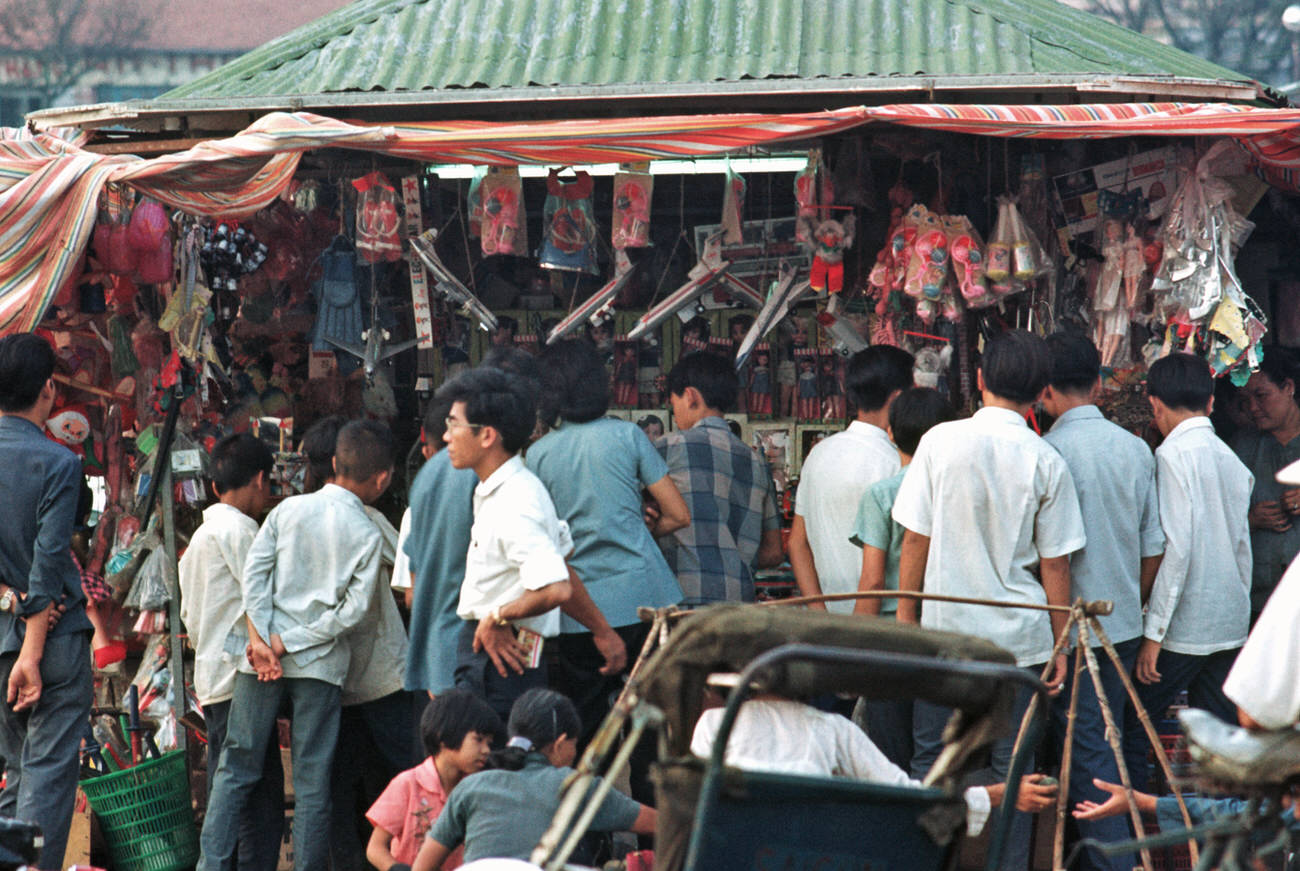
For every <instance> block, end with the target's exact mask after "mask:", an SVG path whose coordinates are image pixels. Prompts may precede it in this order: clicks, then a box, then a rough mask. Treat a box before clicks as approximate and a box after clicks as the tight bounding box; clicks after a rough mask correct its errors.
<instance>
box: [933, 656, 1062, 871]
mask: <svg viewBox="0 0 1300 871" xmlns="http://www.w3.org/2000/svg"><path fill="white" fill-rule="evenodd" d="M1025 671H1027V672H1029V673H1030V674H1031V675H1033V677H1034V678H1035V679H1036V678H1037V677H1038V676H1039V675H1040V674H1042V673H1043V667H1042V666H1041V665H1036V666H1030V667H1029V668H1027V669H1025ZM1031 698H1033V692H1032V691H1031V690H1029V689H1028V688H1022V689H1021V690H1020V691H1019V692H1018V693H1017V694H1016V704H1015V708H1014V710H1012V712H1011V720H1010V723H1009V724H1008V725H1009V729H1008V734H1007V735H1006V737H1004V738H999V739H998V740H997V741H995V742H994V744H993V747H992V754H991V755H992V759H991V764H990V772H989V773H990V774H991V777H990V778H987V782H990V783H1000V782H1003V781H1005V780H1006V779H1007V771H1008V769H1009V768H1010V767H1011V751H1012V749H1013V748H1014V746H1015V743H1016V732H1018V731H1019V730H1020V720H1021V718H1023V717H1024V715H1025V709H1026V708H1028V707H1029V700H1030V699H1031ZM951 716H952V708H945V707H942V706H941V705H936V704H933V703H931V702H924V701H921V700H919V699H918V700H917V701H916V702H915V704H914V705H913V707H912V724H913V728H912V737H913V740H914V741H915V744H916V748H915V751H914V753H913V754H912V776H913V777H915V778H918V779H920V778H923V777H925V775H926V774H927V773H928V772H929V771H930V766H932V765H934V763H935V760H936V759H938V758H939V751H940V750H942V749H943V729H944V726H946V725H947V724H948V718H949V717H951ZM1032 750H1033V748H1030V751H1031V752H1030V754H1029V757H1028V761H1027V762H1026V764H1025V769H1024V772H1025V773H1026V774H1028V773H1029V772H1031V771H1033V770H1034V756H1033V753H1032ZM1001 812H1002V809H1001V808H998V809H995V810H994V812H993V815H992V816H991V817H990V818H989V823H988V824H989V825H990V826H992V825H996V823H997V814H999V813H1001ZM1033 822H1034V820H1033V817H1032V816H1030V815H1029V814H1027V813H1022V812H1021V811H1016V812H1015V815H1014V816H1013V817H1012V820H1011V830H1010V833H1009V834H1008V835H1007V843H1006V845H1005V846H1004V847H1003V850H1002V862H1001V864H1000V865H999V866H998V867H999V869H1001V871H1026V869H1027V868H1028V867H1029V840H1030V835H1031V833H1032V831H1033Z"/></svg>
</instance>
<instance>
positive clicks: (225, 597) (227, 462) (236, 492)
mask: <svg viewBox="0 0 1300 871" xmlns="http://www.w3.org/2000/svg"><path fill="white" fill-rule="evenodd" d="M210 459H211V471H210V473H209V477H210V479H211V480H212V488H213V490H214V491H215V492H216V495H217V500H218V501H217V502H215V503H213V504H212V505H210V506H208V507H207V508H206V509H204V511H203V523H202V524H200V525H199V528H198V529H196V530H194V535H193V536H191V537H190V544H189V547H187V548H186V549H185V553H184V554H182V555H181V558H180V570H179V571H180V587H181V608H180V613H181V620H182V621H183V622H184V623H185V629H186V631H187V632H188V633H189V639H190V646H191V647H192V648H193V649H194V694H195V695H196V696H197V697H198V700H199V704H200V705H201V706H202V707H203V720H204V724H205V726H206V727H207V732H208V778H207V781H208V783H207V786H208V793H209V794H211V792H212V782H213V780H214V779H215V778H216V774H217V764H218V762H219V761H220V759H221V745H222V744H223V743H224V742H225V738H226V724H227V722H228V721H229V719H230V697H231V696H232V695H233V693H234V689H235V672H236V668H235V666H236V664H237V662H238V661H239V658H238V654H229V653H226V652H225V646H226V639H227V637H228V636H229V635H230V633H231V632H232V631H234V632H239V633H242V632H243V630H244V625H243V624H244V600H243V574H244V558H245V557H246V556H247V555H248V548H249V546H250V545H252V543H253V539H254V538H255V537H256V536H257V520H256V518H258V517H260V516H261V514H262V512H263V511H265V510H266V502H267V500H268V499H269V498H270V495H271V482H270V474H271V467H272V465H273V464H274V462H275V458H274V457H272V456H271V449H270V448H268V447H267V446H266V444H265V443H264V442H263V441H262V440H261V439H258V438H256V437H254V436H252V435H250V434H248V433H241V434H238V435H232V436H228V437H226V438H224V439H222V440H221V441H219V442H217V445H216V447H215V448H213V449H212V456H211V458H210ZM283 828H284V772H283V771H282V770H281V767H280V748H279V745H278V744H272V745H268V748H267V754H266V764H265V766H264V767H263V769H262V779H261V780H260V781H259V782H258V784H257V786H256V787H255V788H254V790H253V792H252V794H251V795H250V796H249V800H248V805H247V806H246V808H245V812H244V813H243V814H241V816H240V820H239V848H238V853H237V854H236V863H235V868H236V869H237V871H272V869H274V868H275V864H276V862H277V861H278V859H279V856H280V833H281V830H282V829H283Z"/></svg>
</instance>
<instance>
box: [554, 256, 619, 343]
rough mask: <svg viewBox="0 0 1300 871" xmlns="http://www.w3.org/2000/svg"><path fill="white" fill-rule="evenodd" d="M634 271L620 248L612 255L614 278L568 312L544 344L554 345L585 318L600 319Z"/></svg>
mask: <svg viewBox="0 0 1300 871" xmlns="http://www.w3.org/2000/svg"><path fill="white" fill-rule="evenodd" d="M634 269H636V267H635V266H633V265H632V261H631V260H630V259H629V258H628V256H627V252H626V251H624V250H622V249H621V248H620V249H619V250H618V251H616V252H615V253H614V277H613V278H611V279H610V280H609V281H607V282H605V284H604V286H603V287H601V289H600V290H598V291H596V292H595V293H593V294H592V295H591V296H589V297H588V298H587V300H586V301H585V302H583V303H582V305H580V306H578V307H577V308H575V309H574V310H573V311H572V312H570V313H569V316H568V317H566V318H565V319H564V320H562V321H560V322H559V323H558V324H556V325H555V327H554V329H552V330H551V332H550V333H548V334H547V336H546V344H548V345H553V344H555V343H556V342H557V341H558V340H560V339H562V338H563V337H565V336H567V335H568V334H569V333H571V332H573V331H574V330H576V329H577V328H578V324H580V323H582V322H583V320H585V319H587V318H590V319H591V320H592V321H593V322H595V321H596V320H597V319H602V318H601V312H602V311H603V310H604V309H605V307H606V305H607V304H608V303H609V302H610V301H611V300H613V299H614V297H616V296H618V293H619V291H620V290H622V289H623V285H625V284H627V280H628V278H629V277H631V275H632V271H633V270H634Z"/></svg>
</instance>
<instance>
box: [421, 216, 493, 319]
mask: <svg viewBox="0 0 1300 871" xmlns="http://www.w3.org/2000/svg"><path fill="white" fill-rule="evenodd" d="M437 238H438V231H437V230H433V229H429V230H425V231H424V232H423V233H421V234H420V235H418V236H412V237H411V250H412V251H413V252H415V256H417V257H419V258H420V262H421V263H423V264H424V268H425V269H427V270H428V271H429V275H430V276H431V277H432V278H433V290H434V292H436V293H440V294H442V295H443V296H444V297H446V298H447V301H448V302H450V303H452V304H453V305H456V306H459V307H460V310H461V312H462V313H464V314H465V315H467V316H469V317H472V318H474V319H475V320H477V321H478V324H479V326H480V327H482V328H483V329H484V330H487V331H488V332H492V331H493V330H495V329H496V328H497V317H496V315H494V314H492V310H491V309H489V308H488V307H487V306H485V305H484V304H483V301H482V300H480V299H479V298H478V297H477V296H475V295H474V293H473V291H471V290H470V289H469V288H468V287H466V286H465V285H464V284H462V283H461V281H460V279H459V278H457V277H456V276H455V275H454V274H453V273H452V271H451V270H450V269H448V268H447V265H446V264H445V263H443V262H442V258H440V257H439V256H438V252H437V250H436V249H434V247H433V243H434V241H436V240H437Z"/></svg>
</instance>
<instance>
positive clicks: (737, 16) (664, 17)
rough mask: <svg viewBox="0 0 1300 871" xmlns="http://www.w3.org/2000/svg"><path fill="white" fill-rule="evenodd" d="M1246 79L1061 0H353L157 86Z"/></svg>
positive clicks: (203, 93) (296, 88)
mask: <svg viewBox="0 0 1300 871" xmlns="http://www.w3.org/2000/svg"><path fill="white" fill-rule="evenodd" d="M1091 73H1098V74H1111V75H1141V76H1148V75H1157V76H1170V77H1182V78H1193V79H1214V80H1228V81H1246V80H1247V77H1246V76H1243V75H1240V74H1238V73H1234V72H1232V71H1231V70H1228V69H1225V68H1223V67H1220V66H1218V65H1216V64H1212V63H1210V62H1208V61H1205V60H1202V59H1200V58H1198V57H1195V56H1193V55H1190V54H1188V53H1186V52H1183V51H1179V50H1178V49H1175V48H1171V47H1169V46H1166V45H1163V44H1161V43H1158V42H1156V41H1155V40H1152V39H1148V38H1146V37H1144V36H1141V35H1139V34H1137V33H1134V32H1133V31H1130V30H1126V29H1125V28H1122V27H1120V26H1118V25H1116V24H1112V23H1110V22H1108V21H1105V20H1103V19H1101V18H1098V17H1096V16H1093V15H1089V14H1088V13H1086V12H1082V11H1080V10H1078V9H1074V8H1072V7H1069V6H1065V5H1063V4H1061V3H1059V2H1057V0H524V2H520V0H358V2H355V3H353V4H351V5H350V6H346V7H344V8H342V9H340V10H338V11H337V12H334V13H332V14H330V15H326V16H325V17H323V18H321V19H319V20H318V21H315V22H313V23H312V24H309V25H306V26H304V27H301V28H299V29H297V30H295V31H292V32H290V33H288V34H286V35H285V36H282V37H280V38H278V39H275V40H272V41H271V42H268V43H267V44H266V45H264V46H262V47H261V48H258V49H255V50H253V51H251V52H249V53H248V54H246V55H244V56H243V57H241V58H239V59H237V60H235V61H232V62H231V63H229V64H227V65H225V66H223V67H220V68H219V69H217V70H214V71H213V72H211V73H209V74H208V75H205V76H203V77H201V78H199V79H197V80H195V81H193V82H190V83H189V84H186V85H183V86H181V87H179V88H176V89H175V90H173V91H171V92H169V93H167V94H165V95H163V96H162V97H161V98H160V99H161V100H164V101H166V100H169V99H180V98H209V97H211V98H236V97H258V96H267V95H293V94H323V93H332V92H333V93H336V92H342V91H419V90H427V89H450V88H472V87H489V88H528V87H537V86H541V87H548V86H561V87H563V86H581V85H605V86H609V85H613V86H617V85H630V84H641V83H651V82H659V83H679V84H684V83H700V84H706V83H715V82H735V81H740V80H745V79H788V78H795V79H815V78H836V77H846V76H859V77H860V76H873V75H879V76H895V75H902V76H914V75H933V76H963V75H990V74H1002V75H1012V76H1017V75H1025V76H1027V77H1029V78H1033V77H1035V76H1036V75H1038V76H1042V75H1062V74H1091Z"/></svg>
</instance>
